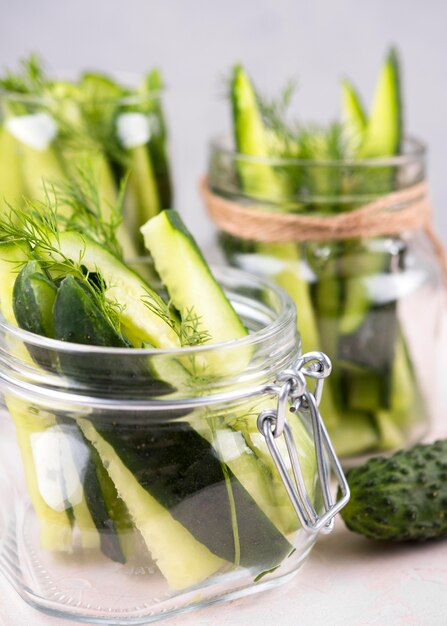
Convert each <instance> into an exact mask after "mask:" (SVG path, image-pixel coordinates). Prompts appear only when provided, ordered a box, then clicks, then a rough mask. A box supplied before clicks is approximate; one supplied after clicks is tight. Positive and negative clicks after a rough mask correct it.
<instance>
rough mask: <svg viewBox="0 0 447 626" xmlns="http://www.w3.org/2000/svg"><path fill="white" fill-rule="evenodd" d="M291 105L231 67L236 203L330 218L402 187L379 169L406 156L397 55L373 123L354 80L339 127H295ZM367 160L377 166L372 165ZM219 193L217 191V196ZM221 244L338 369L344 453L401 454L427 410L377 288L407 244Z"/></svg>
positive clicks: (337, 432)
mask: <svg viewBox="0 0 447 626" xmlns="http://www.w3.org/2000/svg"><path fill="white" fill-rule="evenodd" d="M287 99H288V94H286V97H285V98H283V99H282V100H281V101H278V102H273V103H272V102H266V101H265V100H263V99H262V98H261V97H260V96H259V94H257V93H256V91H255V89H254V87H253V85H252V84H251V82H250V79H249V77H248V76H247V74H246V72H245V70H244V69H243V68H242V67H241V66H236V67H235V68H234V71H233V76H232V81H231V105H232V119H233V130H234V133H233V134H234V141H235V148H236V151H237V153H239V154H240V155H241V157H240V158H239V159H238V158H237V156H236V164H235V169H236V175H237V178H238V185H239V189H240V197H241V202H243V203H244V204H247V205H248V206H253V207H254V208H258V209H260V210H270V211H272V210H273V211H278V212H281V211H282V212H297V213H299V212H302V213H305V214H307V215H319V216H321V215H333V214H335V213H337V212H340V211H350V210H352V209H355V208H357V207H358V206H359V204H358V203H357V204H356V202H355V200H353V199H352V198H355V197H356V196H357V197H359V196H361V197H362V198H364V200H363V202H367V201H370V200H373V199H374V198H377V197H379V196H381V195H385V194H387V193H389V192H391V191H393V190H395V189H397V188H398V185H399V182H398V180H397V176H396V174H397V168H394V169H393V167H392V166H390V165H388V166H387V165H386V163H383V162H382V164H381V165H380V162H379V161H377V162H376V163H375V164H374V161H373V160H374V159H380V158H386V157H392V156H395V155H399V154H401V151H402V144H403V122H402V98H401V93H400V77H399V64H398V59H397V56H396V53H395V51H394V50H391V51H390V52H389V54H388V56H387V58H386V60H385V63H384V65H383V68H382V70H381V73H380V77H379V80H378V84H377V87H376V92H375V96H374V100H373V103H372V107H371V110H370V112H369V114H368V113H367V112H366V111H365V109H364V108H363V105H362V103H361V101H360V98H359V96H358V93H357V91H356V89H355V88H354V86H353V85H352V84H351V83H350V82H349V81H347V80H345V81H343V83H342V109H343V110H342V122H341V123H334V124H332V125H330V126H329V127H320V126H302V125H300V124H297V123H293V122H292V123H291V122H289V121H288V120H287V118H286V116H285V106H286V104H287ZM242 155H244V156H245V155H248V156H249V157H250V158H248V159H245V158H244V156H242ZM251 157H254V158H251ZM258 157H259V158H260V159H259V160H258V161H257V160H256V159H257V158H258ZM269 159H270V160H269ZM282 159H283V160H282ZM287 159H296V160H297V161H295V162H290V161H289V162H288V163H287V162H286V161H285V160H287ZM300 160H301V161H300ZM365 160H371V161H370V163H372V166H371V167H369V168H368V166H365ZM300 162H301V165H300ZM328 162H330V163H329V164H328ZM356 163H358V166H357V167H356ZM343 165H345V167H343ZM230 176H231V174H230ZM215 191H216V192H219V191H221V192H222V190H219V189H218V186H216V188H215ZM357 202H358V201H357ZM361 204H362V202H360V205H361ZM221 241H222V245H223V247H224V250H225V252H226V256H227V259H228V260H229V261H230V262H231V263H232V264H235V265H239V266H243V267H245V268H247V269H250V270H252V271H253V270H254V271H263V272H266V273H269V274H270V275H271V276H272V277H273V278H274V279H275V280H276V281H277V282H278V283H279V284H280V285H281V286H282V287H283V288H284V289H286V290H287V291H288V292H289V293H290V295H291V296H292V297H293V298H294V300H295V302H296V305H297V310H298V327H299V330H300V332H301V335H302V341H303V347H304V350H305V351H307V350H316V349H319V350H322V351H324V352H326V353H327V354H328V355H329V356H330V358H331V359H332V361H333V364H334V370H333V375H332V376H331V381H330V383H329V386H328V388H327V391H326V397H325V398H324V399H323V414H324V416H325V420H326V422H327V424H328V426H329V430H330V434H331V436H332V439H333V442H334V444H335V447H336V450H337V451H338V452H339V454H341V455H347V456H349V455H356V454H359V453H363V452H368V451H376V450H387V449H393V448H399V447H400V446H401V445H403V443H404V442H405V440H406V432H407V431H408V430H409V429H410V428H411V427H412V426H414V424H415V422H417V420H418V417H419V416H420V415H423V414H424V407H423V406H422V403H421V395H420V392H419V390H418V384H417V381H416V378H415V373H414V370H413V365H412V362H411V358H410V355H409V352H408V349H407V345H406V340H405V337H404V334H403V331H402V328H401V326H400V323H399V319H398V311H397V301H396V298H395V297H393V296H391V297H389V298H386V297H383V296H384V294H379V296H377V291H378V290H379V291H380V289H381V282H380V281H381V280H382V279H383V284H384V285H385V284H386V283H387V282H388V283H389V280H387V277H390V276H391V274H392V273H393V272H396V271H400V268H402V267H404V265H405V257H406V254H407V247H406V243H405V241H404V240H403V239H401V238H399V237H394V238H390V237H388V238H387V237H382V238H375V239H367V238H365V239H355V240H341V241H324V242H318V241H308V242H304V243H295V242H290V243H289V242H287V243H277V242H272V243H259V242H247V241H242V240H238V239H237V238H234V237H231V236H228V235H224V234H223V235H222V236H221ZM312 277H313V278H312ZM371 286H375V294H374V293H373V291H372V290H371ZM376 298H377V301H376Z"/></svg>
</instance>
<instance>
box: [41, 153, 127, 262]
mask: <svg viewBox="0 0 447 626" xmlns="http://www.w3.org/2000/svg"><path fill="white" fill-rule="evenodd" d="M75 173H76V180H65V181H58V182H55V183H54V184H53V186H52V191H53V194H54V197H55V200H56V202H57V204H58V205H59V206H61V207H68V208H69V209H70V210H69V212H68V216H67V217H64V214H65V212H60V216H59V219H60V221H61V223H62V224H63V225H64V230H74V231H76V232H80V233H83V232H88V233H89V237H90V238H91V239H93V240H94V241H96V242H97V243H99V244H101V245H102V246H103V247H104V248H106V249H107V250H109V251H110V252H111V253H112V254H114V255H115V256H117V257H118V258H122V256H123V251H122V248H121V245H120V243H119V240H118V237H117V229H118V227H119V225H120V224H121V222H122V210H123V201H124V194H125V189H126V181H127V178H124V179H123V180H122V181H121V185H120V190H119V193H118V196H117V199H116V201H115V203H114V204H108V205H107V213H108V215H107V216H105V215H104V206H103V202H102V201H101V198H100V195H99V191H98V189H99V184H98V181H97V180H96V177H95V173H94V170H93V165H92V162H91V160H90V159H88V158H86V159H84V160H83V161H81V162H79V163H78V164H77V165H76V168H75Z"/></svg>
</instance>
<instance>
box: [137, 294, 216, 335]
mask: <svg viewBox="0 0 447 626" xmlns="http://www.w3.org/2000/svg"><path fill="white" fill-rule="evenodd" d="M141 300H142V302H143V304H144V305H145V306H146V307H147V308H148V309H149V310H150V311H151V312H152V313H154V314H155V315H157V316H158V317H160V318H161V319H162V320H163V321H164V322H165V323H166V324H168V326H170V327H171V328H172V330H173V331H174V332H175V333H176V335H177V337H178V338H179V340H180V345H181V346H198V345H202V344H204V343H206V342H207V341H209V340H210V339H211V335H210V333H209V332H208V331H207V330H205V329H202V328H201V318H200V316H199V315H198V314H197V313H195V311H194V309H193V308H188V309H185V310H184V311H183V312H182V313H181V314H180V317H178V316H176V315H175V313H174V312H173V309H172V303H171V302H165V301H164V300H163V299H162V298H160V297H158V296H156V295H155V294H153V293H148V294H147V295H145V296H143V297H142V298H141Z"/></svg>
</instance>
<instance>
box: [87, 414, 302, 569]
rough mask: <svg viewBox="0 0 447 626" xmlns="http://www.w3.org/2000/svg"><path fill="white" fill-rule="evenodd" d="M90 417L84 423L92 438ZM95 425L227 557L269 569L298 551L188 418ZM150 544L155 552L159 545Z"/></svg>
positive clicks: (176, 514) (149, 486)
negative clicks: (112, 425) (175, 421)
mask: <svg viewBox="0 0 447 626" xmlns="http://www.w3.org/2000/svg"><path fill="white" fill-rule="evenodd" d="M85 422H86V420H82V424H81V427H82V428H83V431H84V434H86V436H87V437H89V438H90V439H91V436H90V435H89V434H88V432H86V430H85ZM92 428H93V427H92ZM95 430H96V432H97V434H98V435H99V436H100V437H101V439H102V440H103V441H106V442H107V443H108V444H109V445H110V446H111V447H112V449H113V450H114V452H115V454H116V455H117V457H119V459H120V460H121V463H122V464H123V465H124V466H125V467H126V468H127V470H128V471H130V472H131V474H132V475H133V477H134V479H135V480H137V482H138V483H139V485H140V487H142V488H143V489H144V490H145V492H146V493H147V494H150V496H151V497H152V498H154V499H155V500H156V501H157V502H158V503H159V505H161V506H162V507H164V508H165V509H166V510H167V511H169V513H170V515H172V517H173V518H174V519H176V520H177V521H178V522H179V523H180V524H181V525H182V526H183V527H184V528H185V529H187V530H188V532H189V533H191V534H192V535H193V536H194V537H195V539H196V540H197V541H199V542H200V543H201V544H204V545H205V546H207V548H208V549H209V550H210V551H211V552H212V553H213V554H215V555H217V556H218V557H220V558H221V559H224V560H225V561H230V562H234V563H236V564H238V565H241V566H243V567H255V568H257V569H258V568H261V567H262V568H263V569H269V568H271V567H274V566H277V565H279V564H280V563H281V562H282V560H283V559H284V558H285V557H286V556H287V555H288V554H289V553H290V552H291V551H292V546H291V545H290V543H289V542H288V541H287V540H286V539H285V538H284V536H283V535H282V534H281V533H280V532H279V531H278V530H277V529H276V528H275V526H274V525H273V524H272V522H271V521H270V520H269V519H268V518H267V516H266V515H265V514H264V513H263V512H262V511H261V509H260V508H259V507H258V506H257V504H256V502H255V501H254V499H253V498H252V497H251V496H250V494H249V493H248V492H247V491H246V490H245V488H244V487H243V486H242V484H241V483H240V482H239V481H238V480H237V479H236V477H235V476H234V474H233V473H232V471H231V469H230V468H229V467H228V466H227V465H226V464H225V463H223V462H222V461H220V460H219V459H218V458H217V457H216V452H215V451H214V449H213V447H212V446H211V445H210V444H209V443H208V442H207V441H206V440H205V439H204V438H202V437H201V436H200V435H199V434H198V433H197V432H196V431H195V430H194V429H193V428H191V426H190V425H189V424H188V423H185V422H178V423H176V424H175V425H174V424H172V423H171V424H153V425H149V424H147V425H146V426H145V428H144V429H141V428H140V429H137V428H135V425H133V424H127V425H126V423H125V421H124V420H123V421H122V422H121V423H120V424H119V425H118V426H117V427H116V428H113V429H111V428H109V427H102V426H101V425H100V424H96V425H95ZM89 432H91V430H90V431H89ZM91 440H92V439H91ZM95 445H96V444H95ZM97 449H98V452H99V453H100V454H101V451H100V449H99V448H98V447H97ZM107 469H108V470H109V471H110V469H109V467H107ZM111 477H112V479H113V481H114V482H115V485H116V487H117V489H118V492H119V493H120V495H121V497H122V498H123V500H124V501H125V502H126V504H127V506H128V508H129V510H130V512H131V514H132V508H131V506H130V505H129V502H128V501H127V500H126V496H127V491H126V489H123V488H122V487H120V486H119V484H118V483H117V480H118V481H119V482H120V483H121V484H122V481H121V480H120V478H119V476H117V475H115V476H113V475H112V474H111ZM134 521H135V522H136V520H135V519H134ZM254 529H256V530H255V532H254ZM140 530H141V529H140ZM148 548H149V550H150V551H151V552H153V548H154V546H153V545H151V544H148Z"/></svg>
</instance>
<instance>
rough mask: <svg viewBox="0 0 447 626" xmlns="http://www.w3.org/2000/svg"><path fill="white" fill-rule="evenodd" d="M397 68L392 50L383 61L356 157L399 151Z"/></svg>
mask: <svg viewBox="0 0 447 626" xmlns="http://www.w3.org/2000/svg"><path fill="white" fill-rule="evenodd" d="M401 102H402V100H401V93H400V69H399V60H398V57H397V53H396V51H395V50H394V49H392V50H391V51H390V52H389V54H388V56H387V58H386V60H385V63H384V66H383V68H382V71H381V73H380V76H379V82H378V84H377V87H376V92H375V95H374V101H373V106H372V109H371V113H370V116H369V122H368V126H367V129H366V133H365V138H364V141H363V143H362V145H361V147H360V150H359V153H358V155H357V156H358V157H359V158H374V157H386V156H392V155H393V154H398V153H399V150H400V146H401V142H402V105H401Z"/></svg>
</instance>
